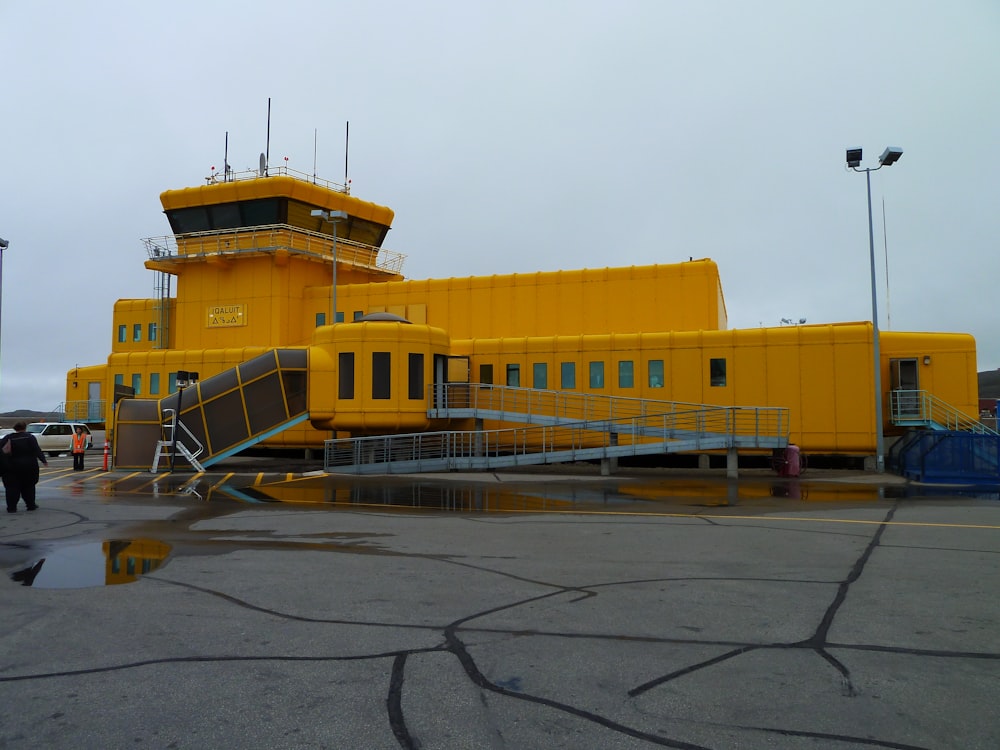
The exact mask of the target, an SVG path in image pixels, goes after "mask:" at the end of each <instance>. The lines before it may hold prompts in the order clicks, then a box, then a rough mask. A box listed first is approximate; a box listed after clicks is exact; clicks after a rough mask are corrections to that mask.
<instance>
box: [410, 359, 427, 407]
mask: <svg viewBox="0 0 1000 750" xmlns="http://www.w3.org/2000/svg"><path fill="white" fill-rule="evenodd" d="M409 370H410V371H409V396H410V398H411V399H413V400H417V399H422V398H423V397H424V355H423V354H412V353H411V354H410V355H409Z"/></svg>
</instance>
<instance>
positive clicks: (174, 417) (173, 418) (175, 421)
mask: <svg viewBox="0 0 1000 750" xmlns="http://www.w3.org/2000/svg"><path fill="white" fill-rule="evenodd" d="M163 415H164V416H167V415H170V416H169V419H166V420H164V421H163V422H161V423H160V429H161V430H163V431H164V432H163V434H164V435H166V436H167V442H170V443H171V444H172V443H175V442H176V443H180V441H179V440H176V439H175V434H176V431H177V428H178V427H180V428H181V430H183V431H184V433H186V434H187V436H188V437H189V438H191V441H192V442H193V443H194V444H195V445H196V446H198V450H195V451H190V453H191V457H192V458H198V456H200V455H201V454H202V453H204V452H205V446H204V445H202V442H201V441H200V440H199V439H198V438H196V437H195V436H194V433H193V432H191V430H189V429H188V426H187V425H186V424H184V422H182V421H181V419H180V415H179V414H178V413H177V410H176V409H164V410H163ZM167 430H169V432H167ZM184 447H185V448H186V447H187V445H185V446H184Z"/></svg>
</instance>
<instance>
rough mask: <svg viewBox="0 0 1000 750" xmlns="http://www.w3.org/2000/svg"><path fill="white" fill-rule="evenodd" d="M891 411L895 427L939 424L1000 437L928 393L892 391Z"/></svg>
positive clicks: (955, 429) (957, 429) (944, 427)
mask: <svg viewBox="0 0 1000 750" xmlns="http://www.w3.org/2000/svg"><path fill="white" fill-rule="evenodd" d="M889 409H890V419H892V422H893V424H907V423H913V422H922V423H925V424H935V425H938V426H939V427H941V428H943V429H946V430H954V431H956V432H974V433H978V434H981V435H998V434H1000V433H998V432H997V431H996V430H994V429H993V428H991V427H988V426H987V425H985V424H983V423H982V422H980V421H979V420H977V419H973V418H972V417H970V416H969V415H968V414H966V413H965V412H963V411H960V410H959V409H956V408H955V407H954V406H952V405H951V404H949V403H947V402H946V401H942V400H941V399H940V398H938V397H937V396H935V395H934V394H932V393H928V392H927V391H917V390H895V391H890V392H889Z"/></svg>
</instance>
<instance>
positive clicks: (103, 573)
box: [10, 539, 170, 589]
mask: <svg viewBox="0 0 1000 750" xmlns="http://www.w3.org/2000/svg"><path fill="white" fill-rule="evenodd" d="M168 554H170V545H169V544H165V543H163V542H159V541H157V540H155V539H115V540H111V541H105V542H90V543H87V544H74V545H66V546H65V547H55V548H53V549H52V550H51V551H47V552H46V553H45V554H44V555H40V556H39V557H38V558H36V559H35V560H34V561H33V562H32V563H31V565H29V566H27V567H26V568H23V569H21V570H18V571H15V572H13V573H11V574H10V578H11V580H12V581H14V582H16V583H20V584H21V585H22V586H34V587H35V588H43V589H77V588H87V587H90V586H114V585H117V584H120V583H132V582H133V581H135V580H136V579H137V578H138V577H139V576H141V575H143V574H144V573H149V572H151V571H153V570H156V569H157V568H158V567H160V565H161V564H162V563H163V561H164V560H166V559H167V555H168Z"/></svg>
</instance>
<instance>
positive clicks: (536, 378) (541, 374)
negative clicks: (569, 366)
mask: <svg viewBox="0 0 1000 750" xmlns="http://www.w3.org/2000/svg"><path fill="white" fill-rule="evenodd" d="M531 387H532V388H548V387H549V366H548V365H547V364H545V363H544V362H535V364H533V365H532V366H531Z"/></svg>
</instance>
